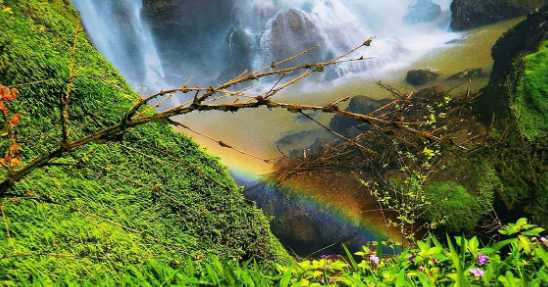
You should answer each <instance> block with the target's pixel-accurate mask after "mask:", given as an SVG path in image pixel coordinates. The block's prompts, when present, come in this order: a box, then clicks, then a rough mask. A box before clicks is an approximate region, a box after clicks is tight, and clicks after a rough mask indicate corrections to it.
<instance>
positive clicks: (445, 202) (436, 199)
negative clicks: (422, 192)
mask: <svg viewBox="0 0 548 287" xmlns="http://www.w3.org/2000/svg"><path fill="white" fill-rule="evenodd" d="M426 196H427V197H428V199H429V202H430V203H431V205H430V207H429V208H428V209H427V210H426V214H425V215H426V218H427V219H428V220H429V221H430V222H433V223H435V224H439V225H441V226H443V228H444V229H445V230H446V231H448V232H459V231H463V230H471V229H473V228H474V227H475V226H476V224H477V222H478V221H479V219H480V218H481V215H482V214H483V211H482V206H481V205H480V203H479V202H478V200H477V199H476V198H475V197H474V196H473V195H472V194H470V193H469V192H468V191H467V190H466V188H465V187H464V186H462V185H459V184H457V183H455V182H452V181H438V182H432V183H430V184H428V185H427V186H426Z"/></svg>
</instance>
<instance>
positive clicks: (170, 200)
mask: <svg viewBox="0 0 548 287" xmlns="http://www.w3.org/2000/svg"><path fill="white" fill-rule="evenodd" d="M0 27H2V28H1V30H2V32H1V34H0V83H2V84H3V85H7V86H11V87H13V88H17V90H18V91H19V95H18V97H17V100H14V101H11V102H7V101H6V102H5V105H6V107H7V109H9V111H10V112H11V113H12V114H14V113H15V112H17V113H19V114H20V122H19V123H18V124H17V126H16V127H14V133H15V135H16V137H17V153H18V157H19V158H20V160H21V161H22V162H23V163H25V162H27V161H29V160H30V159H32V158H34V157H36V156H37V155H40V154H42V153H44V152H47V151H49V150H51V149H52V148H53V147H55V146H56V145H58V144H59V143H60V142H62V141H63V135H64V132H63V131H62V125H61V124H60V123H61V122H62V120H61V114H62V110H63V108H62V107H63V105H62V103H61V99H62V98H63V95H66V93H67V92H70V100H71V105H70V111H69V112H70V125H69V126H68V135H69V137H70V138H78V137H80V136H82V135H84V134H88V133H91V132H94V131H96V130H98V129H100V128H102V127H104V126H108V125H111V124H113V123H115V122H117V121H119V120H120V118H121V117H122V116H123V115H124V112H125V111H127V110H128V109H129V108H130V107H131V106H132V105H133V102H136V101H138V100H139V98H138V96H137V95H136V94H135V93H133V92H132V91H131V90H130V88H129V87H128V86H127V84H126V83H125V82H124V80H123V79H122V78H121V76H120V75H119V74H118V73H117V72H116V70H115V69H114V68H113V67H112V66H111V65H110V64H109V63H107V62H106V61H105V59H104V58H103V57H102V56H101V55H100V54H99V53H98V52H97V51H96V50H95V48H94V47H93V45H92V44H91V43H90V42H89V41H88V40H87V38H86V35H85V33H83V31H82V29H81V27H80V24H79V18H78V14H77V12H76V11H75V10H74V9H73V8H72V6H71V5H69V4H67V3H66V1H42V0H32V1H10V0H8V1H1V2H0ZM8 126H9V125H8V124H7V122H5V121H4V122H2V123H1V126H0V129H1V130H2V131H6V129H7V127H8ZM8 144H11V142H10V141H8V140H7V135H6V134H5V133H4V132H2V138H1V148H2V150H7V149H8V146H7V145H8ZM5 172H6V170H5V169H2V174H0V176H1V177H2V178H4V177H5V176H6V174H5ZM0 210H1V213H0V221H1V222H2V228H1V230H0V282H2V283H0V285H5V284H8V283H7V282H11V281H13V280H14V278H15V277H17V278H18V279H17V280H18V281H19V280H20V281H25V280H27V279H28V280H30V279H31V278H32V277H33V276H40V274H48V276H51V277H52V278H56V277H57V276H61V274H71V273H74V272H77V274H79V275H80V276H83V277H85V276H88V275H89V276H91V275H93V274H103V275H109V274H110V275H111V276H116V274H118V272H120V271H121V270H122V269H123V268H124V267H125V266H126V265H128V264H140V263H142V262H145V261H149V260H160V261H162V262H182V261H184V260H186V259H187V258H194V259H199V258H204V257H205V256H206V254H217V255H219V256H220V257H221V258H231V259H238V260H241V259H250V258H255V259H257V260H270V259H274V258H276V256H277V255H278V254H282V255H283V254H284V253H283V251H282V248H281V247H280V246H279V243H277V241H276V240H275V239H274V238H273V236H272V235H271V233H270V230H269V227H268V223H267V221H266V220H265V218H264V217H263V215H262V214H261V212H260V211H259V210H258V209H257V208H256V207H255V206H254V205H253V204H251V203H249V202H247V201H246V200H245V199H244V198H243V195H242V193H241V191H240V189H239V188H238V187H237V186H236V185H235V184H234V182H233V181H232V179H230V177H229V176H228V175H227V172H226V170H225V169H224V168H223V167H221V166H220V165H219V163H218V162H217V160H216V159H214V158H212V157H210V156H207V155H205V154H204V153H203V151H202V150H201V149H200V148H199V147H198V146H197V145H195V144H194V143H192V142H191V141H190V140H189V139H187V138H185V137H183V136H182V135H179V134H177V133H175V132H174V131H172V129H171V127H169V126H168V125H167V124H165V123H159V122H157V123H150V124H147V125H144V126H141V127H139V128H136V129H133V130H131V131H130V132H128V133H125V134H124V135H123V137H122V138H116V139H112V140H108V139H107V140H104V141H102V142H96V143H92V144H89V145H87V146H85V147H82V148H80V149H78V150H77V151H76V152H74V153H71V154H70V155H65V156H61V157H59V158H57V159H56V160H54V161H51V162H48V163H47V164H46V165H45V166H44V167H43V168H41V169H37V170H35V171H33V172H32V173H31V174H29V175H28V177H26V178H24V179H23V180H22V181H21V182H19V183H18V184H17V185H16V186H15V187H14V188H12V189H11V190H10V194H9V196H5V195H3V196H2V198H1V199H0ZM25 276H26V277H25ZM24 277H25V278H26V279H25V278H24Z"/></svg>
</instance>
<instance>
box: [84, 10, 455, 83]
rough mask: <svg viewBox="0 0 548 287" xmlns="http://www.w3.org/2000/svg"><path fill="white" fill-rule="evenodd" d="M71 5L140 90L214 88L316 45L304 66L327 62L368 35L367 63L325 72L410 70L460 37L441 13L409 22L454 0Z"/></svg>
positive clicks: (91, 33) (94, 37) (349, 65)
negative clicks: (418, 9)
mask: <svg viewBox="0 0 548 287" xmlns="http://www.w3.org/2000/svg"><path fill="white" fill-rule="evenodd" d="M74 2H75V4H76V6H77V8H78V9H79V10H80V12H81V14H82V18H83V21H84V24H85V27H86V29H87V32H88V33H89V34H90V36H91V38H92V39H93V41H94V42H95V44H96V45H97V47H98V48H99V50H101V51H102V52H103V53H104V54H105V55H106V56H107V57H108V58H109V59H110V60H111V61H112V62H113V63H114V65H115V66H117V67H118V68H119V69H120V71H121V72H122V74H123V75H124V76H125V77H126V78H127V79H128V80H129V82H130V83H131V84H132V85H133V86H134V87H135V88H137V89H139V90H148V89H159V88H165V87H166V85H172V86H178V85H181V84H182V83H186V82H191V83H193V84H202V85H206V84H212V83H214V82H218V81H220V80H223V79H225V78H226V77H230V76H234V75H236V74H239V73H241V72H242V71H243V70H246V69H248V70H250V69H261V68H264V67H268V66H269V65H270V63H271V62H272V61H274V60H278V59H280V58H284V57H287V56H289V55H292V54H294V53H297V52H299V51H302V50H304V49H306V48H310V47H313V46H316V45H318V46H320V47H319V48H318V49H316V50H315V51H314V52H312V53H310V54H309V55H307V56H306V57H303V58H301V61H306V62H311V61H320V60H325V59H327V58H330V57H333V56H334V55H338V54H341V53H343V52H344V51H346V50H348V49H350V48H351V47H353V46H355V45H356V44H358V43H360V42H361V41H363V40H364V39H366V38H368V37H375V41H374V44H373V47H372V48H370V49H368V50H367V51H363V54H364V55H365V56H366V57H370V58H371V59H370V60H368V61H365V62H363V63H354V64H345V65H341V66H339V67H337V68H336V69H334V70H333V71H330V72H331V73H327V74H328V75H329V76H330V78H337V77H339V76H341V75H344V74H348V73H350V72H361V71H370V72H371V71H373V72H374V71H376V70H378V68H382V67H389V66H394V65H396V66H398V65H399V66H401V65H405V64H406V63H409V62H411V61H412V60H414V59H416V58H418V57H420V56H421V55H423V54H424V53H427V52H428V51H430V50H432V49H433V48H436V47H440V46H442V45H443V44H444V43H446V42H447V41H449V40H451V39H452V37H454V36H453V35H452V34H451V33H448V32H447V31H446V29H445V26H444V24H442V23H441V22H443V21H441V22H440V19H442V18H443V17H442V15H441V14H440V15H437V16H436V15H434V16H436V17H435V19H427V20H428V21H424V22H426V23H419V24H417V23H409V22H408V21H406V20H405V19H406V17H407V16H409V14H410V13H415V12H413V11H410V9H409V7H412V6H413V5H414V4H417V3H418V2H424V3H426V4H424V3H422V4H421V3H419V4H421V5H436V4H433V2H437V3H438V4H439V6H438V7H441V11H447V10H448V6H449V2H450V0H437V1H431V0H375V1H358V0H321V1H318V0H248V1H241V0H240V1H236V0H218V1H211V0H204V1H191V0H181V1H163V2H165V3H168V4H167V6H165V7H162V5H165V4H162V5H158V4H156V1H151V0H120V1H101V0H74ZM169 3H170V4H169ZM162 9H163V10H162ZM442 14H443V13H442Z"/></svg>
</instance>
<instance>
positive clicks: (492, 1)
mask: <svg viewBox="0 0 548 287" xmlns="http://www.w3.org/2000/svg"><path fill="white" fill-rule="evenodd" d="M544 4H546V1H545V0H454V1H453V3H452V4H451V14H452V16H451V18H452V19H451V28H452V29H454V30H458V31H460V30H466V29H471V28H475V27H478V26H481V25H486V24H490V23H494V22H497V21H501V20H505V19H510V18H514V17H518V16H522V15H526V14H527V13H530V12H532V11H533V10H534V9H536V8H539V7H542V5H544Z"/></svg>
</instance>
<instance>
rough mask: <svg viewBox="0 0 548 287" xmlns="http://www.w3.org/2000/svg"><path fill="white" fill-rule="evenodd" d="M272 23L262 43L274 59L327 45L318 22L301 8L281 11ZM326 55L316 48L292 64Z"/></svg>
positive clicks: (321, 58)
mask: <svg viewBox="0 0 548 287" xmlns="http://www.w3.org/2000/svg"><path fill="white" fill-rule="evenodd" d="M270 25H271V26H270V29H269V30H270V31H269V33H267V34H266V35H265V37H264V39H263V41H262V42H263V43H262V44H263V46H264V47H263V48H264V49H265V50H267V51H269V52H270V57H271V60H272V61H278V60H282V59H286V58H288V57H290V56H293V55H295V54H297V53H299V52H301V51H303V50H305V49H309V48H313V47H318V46H320V47H324V46H325V40H324V39H323V37H322V36H321V33H320V30H319V29H318V27H317V26H316V24H314V22H312V21H311V20H310V19H309V18H308V16H307V15H306V14H305V13H304V12H302V11H300V10H297V9H288V10H285V11H281V12H279V13H278V15H277V16H276V17H275V18H274V20H273V21H272V22H271V24H270ZM325 56H326V55H323V53H322V51H321V49H315V50H313V51H312V52H311V53H308V54H306V55H304V56H302V57H299V58H298V59H297V60H296V61H293V62H291V63H290V64H295V63H312V62H319V61H321V60H324V59H325Z"/></svg>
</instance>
